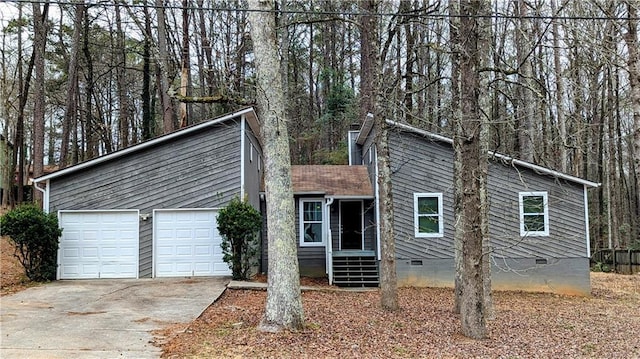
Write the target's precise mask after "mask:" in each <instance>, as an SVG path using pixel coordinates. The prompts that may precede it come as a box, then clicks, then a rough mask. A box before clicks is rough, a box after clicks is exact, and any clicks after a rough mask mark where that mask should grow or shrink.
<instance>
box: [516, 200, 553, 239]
mask: <svg viewBox="0 0 640 359" xmlns="http://www.w3.org/2000/svg"><path fill="white" fill-rule="evenodd" d="M518 197H519V200H518V201H519V203H520V235H521V236H523V237H542V236H548V235H549V203H548V196H547V192H520V193H519V194H518Z"/></svg>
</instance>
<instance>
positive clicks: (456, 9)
mask: <svg viewBox="0 0 640 359" xmlns="http://www.w3.org/2000/svg"><path fill="white" fill-rule="evenodd" d="M448 7H449V14H450V15H451V16H450V18H449V21H450V24H449V38H450V39H451V41H450V46H451V110H452V116H453V118H454V119H455V120H454V122H453V124H454V126H455V127H454V130H453V131H454V133H460V132H461V131H462V130H461V129H460V128H459V127H460V123H461V122H460V120H459V119H460V118H461V117H462V106H461V104H460V87H461V85H462V81H461V79H460V51H461V49H460V43H459V41H458V39H459V38H460V34H459V32H458V30H459V28H460V18H459V17H458V16H459V15H460V4H459V0H450V1H449V5H448ZM461 154H462V152H461V151H454V153H453V156H454V158H453V185H454V188H462V182H461V181H462V176H461V173H462V172H461V171H462V158H461V157H460V156H461ZM453 206H454V208H455V209H456V210H457V209H458V208H462V192H460V191H454V198H453ZM462 229H463V228H462V226H455V233H454V242H453V245H454V250H453V252H454V265H455V278H454V304H453V310H454V312H455V313H457V314H460V310H461V308H460V306H461V303H462V289H463V286H462V274H463V267H462V260H463V258H462V238H463V237H464V232H463V231H462Z"/></svg>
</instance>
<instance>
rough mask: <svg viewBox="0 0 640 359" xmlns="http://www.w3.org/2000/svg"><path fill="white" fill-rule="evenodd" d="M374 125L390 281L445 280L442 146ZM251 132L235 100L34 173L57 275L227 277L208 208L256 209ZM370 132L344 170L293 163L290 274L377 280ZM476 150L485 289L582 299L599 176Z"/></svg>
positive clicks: (449, 255) (354, 143)
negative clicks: (485, 235)
mask: <svg viewBox="0 0 640 359" xmlns="http://www.w3.org/2000/svg"><path fill="white" fill-rule="evenodd" d="M388 123H389V125H390V126H391V131H390V139H389V141H390V149H391V166H392V173H393V174H392V182H393V201H394V216H395V217H394V218H395V228H394V229H395V234H396V256H397V269H398V280H399V285H402V286H452V285H453V278H454V262H453V258H454V249H453V233H454V224H453V222H454V214H453V184H452V178H453V149H452V146H451V144H452V141H451V140H450V139H448V138H445V137H442V136H438V135H435V134H431V133H428V132H425V131H423V130H420V129H417V128H414V127H411V126H407V125H403V124H399V123H395V122H388ZM258 133H259V121H258V119H257V118H256V114H255V112H254V111H253V109H251V108H247V109H244V110H240V111H238V112H235V113H232V114H228V115H225V116H222V117H220V118H217V119H214V120H211V121H208V122H204V123H201V124H198V125H195V126H192V127H188V128H185V129H182V130H179V131H176V132H174V133H171V134H168V135H165V136H161V137H159V138H156V139H154V140H150V141H147V142H144V143H141V144H139V145H136V146H132V147H130V148H127V149H123V150H120V151H117V152H114V153H111V154H107V155H105V156H102V157H99V158H96V159H94V160H91V161H87V162H84V163H81V164H78V165H76V166H73V167H69V168H66V169H63V170H60V171H57V172H54V173H52V174H49V175H46V176H43V177H40V178H38V179H36V180H35V181H36V183H37V184H38V188H39V189H40V190H41V191H43V192H44V206H45V209H46V210H48V211H51V212H55V213H58V216H59V219H60V223H61V226H62V227H63V228H64V231H63V235H62V238H61V245H60V250H59V255H58V262H59V269H58V278H60V279H73V278H137V277H163V276H177V277H182V276H199V275H200V276H211V275H228V274H229V269H228V266H227V265H226V264H225V263H224V262H223V261H222V253H221V250H220V242H221V238H220V236H219V234H218V233H217V229H216V225H215V223H216V214H217V210H218V209H219V208H221V207H224V206H225V205H226V204H227V202H228V201H229V200H230V199H231V198H233V197H234V196H240V197H243V198H244V197H246V198H248V200H249V201H250V202H251V203H252V204H253V205H254V206H255V207H256V208H261V209H264V208H265V203H264V201H261V197H262V196H260V188H261V185H262V176H263V173H262V172H263V171H262V152H261V146H260V141H259V139H258V138H259V137H258V135H257V134H258ZM374 135H375V134H374V133H373V131H372V121H371V119H367V120H366V121H365V122H364V124H363V126H362V128H361V129H360V130H359V131H350V132H349V136H348V142H349V163H350V164H349V165H343V166H293V168H292V180H293V193H294V200H295V206H296V230H297V233H298V238H297V243H298V259H299V263H300V271H301V274H302V275H307V276H327V277H328V279H329V282H330V283H332V284H336V285H341V286H377V285H378V284H379V273H378V263H379V260H380V254H381V253H380V240H379V238H380V235H379V228H378V226H377V223H378V222H379V220H378V219H379V214H380V213H379V210H378V208H379V207H378V198H379V197H378V189H377V183H376V177H377V171H378V167H377V157H376V150H375V145H374ZM489 156H490V159H491V161H490V166H489V179H488V184H489V200H490V228H489V231H490V237H491V249H492V251H491V263H492V278H493V286H494V288H496V289H511V290H527V291H547V292H557V293H573V294H588V293H589V292H590V283H589V256H590V248H589V231H588V229H589V221H588V206H587V189H588V188H590V187H597V186H598V185H599V184H597V183H593V182H590V181H586V180H583V179H580V178H577V177H573V176H569V175H566V174H562V173H558V172H555V171H552V170H550V169H547V168H543V167H540V166H536V165H533V164H530V163H526V162H523V161H519V160H516V159H513V158H509V157H507V156H504V155H500V154H497V153H489ZM265 230H266V226H265ZM263 238H266V233H264V232H263ZM262 249H263V250H262V261H261V266H262V270H263V271H266V270H267V269H268V268H267V264H268V258H267V254H268V252H267V243H266V241H263V247H262Z"/></svg>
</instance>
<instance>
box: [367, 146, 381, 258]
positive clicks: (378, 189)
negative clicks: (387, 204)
mask: <svg viewBox="0 0 640 359" xmlns="http://www.w3.org/2000/svg"><path fill="white" fill-rule="evenodd" d="M372 147H373V146H372ZM374 149H375V150H376V152H374V155H375V165H376V178H375V183H376V246H377V248H376V249H377V255H378V261H379V260H381V259H382V252H381V250H380V188H379V186H378V153H377V148H375V147H373V148H372V149H370V150H369V151H373V150H374Z"/></svg>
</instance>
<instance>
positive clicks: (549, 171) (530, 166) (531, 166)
mask: <svg viewBox="0 0 640 359" xmlns="http://www.w3.org/2000/svg"><path fill="white" fill-rule="evenodd" d="M386 122H387V124H389V125H391V126H395V127H398V128H400V129H403V130H406V131H410V132H413V133H417V134H419V135H422V136H425V137H427V138H430V139H432V140H434V141H438V142H444V143H448V144H450V145H453V140H452V139H451V138H448V137H444V136H440V135H436V134H434V133H431V132H429V131H425V130H421V129H419V128H415V127H413V126H409V125H406V124H403V123H399V122H396V121H392V120H386ZM488 155H489V156H490V157H493V158H498V159H500V160H502V161H505V162H509V163H512V164H514V165H517V166H520V167H524V168H528V169H530V170H532V171H534V172H536V173H540V174H545V175H549V176H552V177H555V178H561V179H563V180H566V181H569V182H574V183H578V184H581V185H584V186H587V187H592V188H597V187H600V186H601V185H602V184H601V183H596V182H591V181H588V180H585V179H582V178H579V177H575V176H571V175H568V174H565V173H562V172H558V171H555V170H552V169H550V168H546V167H542V166H538V165H535V164H533V163H529V162H525V161H522V160H519V159H516V158H513V157H510V156H507V155H503V154H500V153H496V152H493V151H489V152H488Z"/></svg>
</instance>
